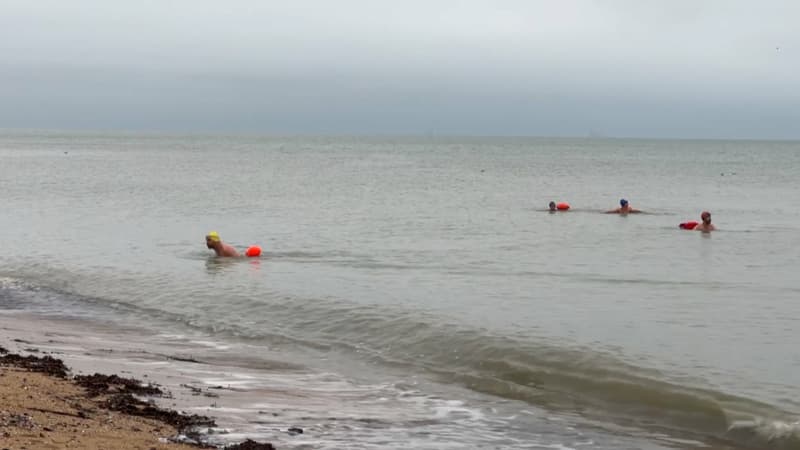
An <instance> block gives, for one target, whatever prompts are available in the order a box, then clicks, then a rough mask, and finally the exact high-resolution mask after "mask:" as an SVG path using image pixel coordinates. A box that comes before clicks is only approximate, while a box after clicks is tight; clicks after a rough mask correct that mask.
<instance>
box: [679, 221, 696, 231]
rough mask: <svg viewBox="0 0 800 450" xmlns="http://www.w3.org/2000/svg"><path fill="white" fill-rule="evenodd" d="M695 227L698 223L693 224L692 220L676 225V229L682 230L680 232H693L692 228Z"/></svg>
mask: <svg viewBox="0 0 800 450" xmlns="http://www.w3.org/2000/svg"><path fill="white" fill-rule="evenodd" d="M697 225H699V222H695V221H694V220H690V221H689V222H684V223H682V224H680V225H678V227H679V228H680V229H682V230H694V227H696V226H697Z"/></svg>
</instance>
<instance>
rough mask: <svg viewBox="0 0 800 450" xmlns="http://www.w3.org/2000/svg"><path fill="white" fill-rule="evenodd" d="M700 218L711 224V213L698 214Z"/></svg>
mask: <svg viewBox="0 0 800 450" xmlns="http://www.w3.org/2000/svg"><path fill="white" fill-rule="evenodd" d="M700 218H701V219H702V220H703V222H705V223H711V213H710V212H708V211H703V212H702V214H700Z"/></svg>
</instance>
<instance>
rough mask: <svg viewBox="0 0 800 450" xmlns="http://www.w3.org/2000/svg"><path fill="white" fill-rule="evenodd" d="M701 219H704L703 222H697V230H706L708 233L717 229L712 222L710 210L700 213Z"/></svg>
mask: <svg viewBox="0 0 800 450" xmlns="http://www.w3.org/2000/svg"><path fill="white" fill-rule="evenodd" d="M700 219H701V220H702V221H703V223H699V224H697V226H696V227H694V229H695V231H704V232H706V233H708V232H711V231H714V230H716V229H717V227H715V226H714V225H712V224H711V213H710V212H708V211H703V213H702V214H700Z"/></svg>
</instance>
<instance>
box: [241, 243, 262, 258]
mask: <svg viewBox="0 0 800 450" xmlns="http://www.w3.org/2000/svg"><path fill="white" fill-rule="evenodd" d="M244 254H245V255H247V256H249V257H251V258H255V257H256V256H261V247H259V246H257V245H254V246H252V247H250V248H248V249H247V251H246V252H245V253H244Z"/></svg>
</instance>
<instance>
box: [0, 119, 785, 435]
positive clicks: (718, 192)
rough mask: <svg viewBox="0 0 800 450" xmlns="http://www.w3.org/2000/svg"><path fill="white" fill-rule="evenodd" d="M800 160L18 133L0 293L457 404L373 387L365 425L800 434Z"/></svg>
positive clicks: (533, 146) (700, 152)
mask: <svg viewBox="0 0 800 450" xmlns="http://www.w3.org/2000/svg"><path fill="white" fill-rule="evenodd" d="M798 179H800V143H797V142H787V143H782V142H725V141H645V140H584V139H510V138H508V139H503V138H486V139H469V138H458V139H455V138H454V139H445V138H417V139H412V138H396V139H394V138H343V137H342V138H302V137H297V138H257V137H200V136H146V135H111V134H94V135H78V134H55V133H44V132H31V133H10V132H6V133H4V134H2V135H0V192H2V200H3V208H2V213H0V239H2V242H3V252H2V255H0V276H2V277H3V283H2V286H3V287H2V289H1V290H0V292H2V295H1V296H0V299H2V302H0V306H2V307H4V308H6V309H12V308H21V309H25V310H28V311H40V312H45V313H48V314H60V315H65V316H69V315H74V316H81V317H90V318H92V319H95V320H97V321H119V322H121V323H126V324H138V325H142V326H150V327H153V329H158V330H162V331H163V332H166V333H173V334H176V335H179V334H181V333H205V334H206V335H207V336H208V337H209V339H212V340H214V341H217V342H234V341H236V342H247V343H248V347H247V348H248V350H247V351H248V352H253V348H256V349H258V348H259V347H262V348H263V349H265V350H264V351H267V349H269V351H270V352H277V353H278V354H280V355H282V356H281V358H283V359H285V361H286V362H288V363H292V364H297V365H302V366H303V367H306V368H308V370H311V371H312V372H314V371H315V372H316V373H330V374H336V376H337V377H341V379H342V380H346V381H347V382H348V383H352V384H353V385H364V386H366V385H371V384H370V383H376V382H381V381H385V380H394V384H392V386H393V389H396V391H397V392H396V393H397V398H398V399H399V398H403V395H406V393H407V392H406V391H405V389H408V388H407V387H405V386H407V385H406V384H405V383H411V382H412V381H413V383H411V384H413V386H414V389H415V392H416V394H415V395H419V396H421V397H420V398H425V399H428V400H431V399H436V400H437V401H438V400H441V401H446V402H455V403H446V405H445V406H447V405H449V406H447V407H446V408H445V409H444V411H445V412H442V411H443V410H442V409H441V408H442V406H441V405H439V406H437V407H430V417H427V416H426V418H425V420H430V421H432V422H431V423H435V424H436V427H437V428H436V431H435V432H426V433H427V434H426V433H422V434H415V433H417V432H418V431H419V429H418V427H420V426H421V425H420V423H421V422H420V420H421V419H419V417H418V415H419V414H422V415H423V416H424V413H423V412H421V411H423V410H425V409H424V408H425V407H426V406H420V405H421V403H420V402H415V403H414V405H415V406H414V408H416V409H414V417H415V419H414V420H406V421H403V418H404V417H405V418H408V417H410V416H407V415H408V414H411V413H410V412H409V411H410V409H409V408H410V407H409V406H408V404H407V403H403V402H388V403H387V404H386V406H385V407H384V408H383V409H382V410H381V409H380V408H381V406H380V405H381V404H380V402H381V401H385V400H386V398H387V394H386V393H385V392H377V391H376V392H375V395H374V398H372V399H371V401H373V402H374V405H373V406H372V408H373V409H368V410H369V411H371V412H370V413H369V414H373V415H385V418H386V420H387V422H390V423H394V425H392V426H387V427H372V428H370V429H369V431H368V432H365V431H363V430H362V436H363V437H364V439H363V440H362V444H363V445H364V446H365V447H364V448H387V447H394V446H402V445H401V444H402V443H403V442H413V443H414V445H415V446H417V447H420V448H426V447H427V448H443V447H444V446H446V444H447V445H449V446H450V447H452V448H475V447H476V446H483V448H579V447H582V446H583V447H586V446H591V447H597V448H661V447H662V446H672V445H677V446H689V447H691V444H675V443H674V442H673V441H670V440H669V437H670V436H671V437H679V438H686V437H690V438H692V439H695V440H700V441H706V442H712V441H713V442H718V441H716V440H715V439H717V438H721V439H723V442H727V443H734V444H741V445H750V446H754V447H762V446H766V445H769V446H773V447H775V448H800V426H798V423H797V420H798V416H800V398H798V392H800V390H799V389H798V388H799V387H800V338H799V337H798V334H797V333H798V329H800V302H798V301H797V299H798V298H799V297H800V280H798V276H797V273H798V269H800V253H799V252H798V250H797V249H798V248H800V184H799V183H798V181H797V180H798ZM621 197H624V198H627V199H629V200H630V202H631V204H632V206H634V207H636V208H640V209H643V210H645V211H646V212H647V213H648V214H641V215H632V216H628V217H620V216H617V215H606V214H601V211H603V210H606V209H610V208H614V207H616V206H617V204H618V201H619V199H620V198H621ZM550 200H555V201H568V202H569V203H570V204H571V205H572V207H573V210H571V211H570V212H568V213H558V214H550V213H548V212H546V211H545V209H546V207H547V203H548V202H549V201H550ZM702 210H709V211H711V213H712V216H713V220H714V223H715V224H716V225H717V226H718V228H719V231H718V232H715V233H713V234H710V235H709V234H703V233H698V232H688V231H682V230H679V229H678V227H677V225H678V223H680V222H684V221H687V220H698V217H699V214H700V212H701V211H702ZM210 230H216V231H218V232H219V233H220V235H221V236H222V238H223V240H225V241H227V242H230V243H232V244H233V245H235V246H237V247H239V248H241V249H243V248H246V247H247V246H249V245H251V244H259V245H261V246H262V247H263V248H264V250H265V256H264V257H263V258H260V259H257V260H245V259H243V260H220V259H217V258H214V257H212V256H211V255H210V252H209V251H208V250H207V249H206V248H205V244H204V239H203V236H204V235H205V233H206V232H207V231H210ZM256 352H257V350H256ZM240 356H242V357H246V356H247V355H240ZM299 388H301V389H302V386H300V387H299ZM365 392H366V393H365V394H364V395H365V396H366V398H369V392H370V391H369V390H365ZM362 400H363V399H362ZM364 401H366V400H364ZM431 401H433V400H431ZM423 403H424V402H423ZM426 405H427V404H426ZM453 405H457V407H454V406H453ZM327 408H329V409H330V412H331V414H332V415H333V416H336V414H337V408H340V409H341V410H342V411H344V409H346V408H352V404H350V403H348V402H347V400H346V399H344V398H343V399H340V401H338V402H337V401H335V400H333V401H331V402H330V405H329V406H327ZM420 408H422V409H420ZM379 410H380V412H378V411H379ZM342 414H344V413H342ZM365 414H366V413H365ZM348 417H349V416H348ZM403 424H405V425H403ZM620 426H624V427H625V428H624V430H625V431H621V430H622V429H621V428H617V427H620ZM498 430H499V431H498ZM435 436H438V437H435ZM370 437H371V438H374V439H373V441H370ZM370 442H372V443H370ZM316 444H317V445H318V446H320V447H324V446H326V445H329V444H326V443H325V441H324V440H321V441H319V442H317V443H316ZM330 445H333V444H330ZM370 446H372V447H370ZM558 446H561V447H558Z"/></svg>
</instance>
